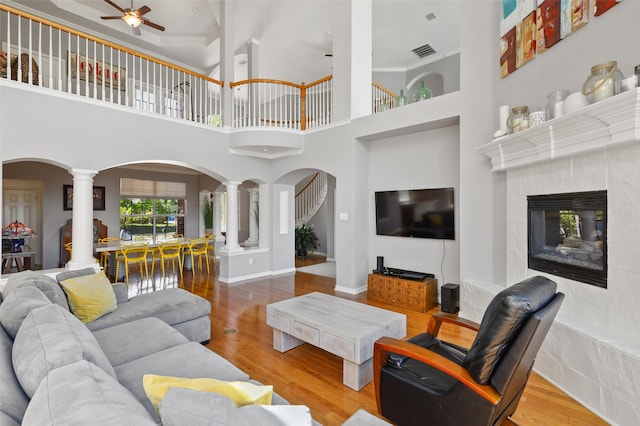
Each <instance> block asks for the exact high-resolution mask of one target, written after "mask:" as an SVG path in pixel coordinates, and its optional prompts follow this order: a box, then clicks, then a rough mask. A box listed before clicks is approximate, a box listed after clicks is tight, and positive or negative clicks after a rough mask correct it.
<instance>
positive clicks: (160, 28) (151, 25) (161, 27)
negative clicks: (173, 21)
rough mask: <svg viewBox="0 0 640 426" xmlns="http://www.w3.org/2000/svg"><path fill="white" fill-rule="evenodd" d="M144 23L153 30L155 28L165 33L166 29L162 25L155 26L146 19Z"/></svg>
mask: <svg viewBox="0 0 640 426" xmlns="http://www.w3.org/2000/svg"><path fill="white" fill-rule="evenodd" d="M142 23H143V24H145V25H148V26H150V27H151V28H155V29H156V30H158V31H164V27H163V26H162V25H158V24H154V23H153V22H151V21H147V20H146V19H143V20H142Z"/></svg>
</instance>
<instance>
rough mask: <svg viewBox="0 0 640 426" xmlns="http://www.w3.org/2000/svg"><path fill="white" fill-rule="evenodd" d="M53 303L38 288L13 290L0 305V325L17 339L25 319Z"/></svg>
mask: <svg viewBox="0 0 640 426" xmlns="http://www.w3.org/2000/svg"><path fill="white" fill-rule="evenodd" d="M50 304H51V301H50V300H49V298H48V297H47V296H45V295H44V293H43V292H41V291H40V290H38V288H37V287H32V286H25V287H19V288H16V289H15V290H13V291H12V292H11V293H9V295H8V296H7V299H6V300H4V301H3V302H2V304H0V324H2V326H3V327H4V329H5V330H6V331H7V334H9V336H11V339H14V338H15V337H16V333H18V329H19V328H20V326H21V325H22V322H23V321H24V319H25V317H26V316H27V315H28V314H29V312H31V311H32V310H33V309H35V308H39V307H40V306H46V305H50Z"/></svg>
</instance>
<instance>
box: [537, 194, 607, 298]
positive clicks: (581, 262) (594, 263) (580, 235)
mask: <svg viewBox="0 0 640 426" xmlns="http://www.w3.org/2000/svg"><path fill="white" fill-rule="evenodd" d="M527 204H528V213H529V219H528V231H529V249H528V252H529V253H528V258H529V262H528V264H529V268H530V269H534V270H537V271H541V272H547V273H549V274H552V275H557V276H560V277H564V278H569V279H572V280H575V281H580V282H584V283H587V284H593V285H596V286H599V287H604V288H606V287H607V192H606V191H592V192H574V193H566V194H551V195H531V196H528V197H527Z"/></svg>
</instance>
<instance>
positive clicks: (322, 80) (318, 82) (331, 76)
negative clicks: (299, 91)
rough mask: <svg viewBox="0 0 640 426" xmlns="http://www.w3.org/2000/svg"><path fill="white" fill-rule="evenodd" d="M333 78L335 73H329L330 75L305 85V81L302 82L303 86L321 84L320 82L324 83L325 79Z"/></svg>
mask: <svg viewBox="0 0 640 426" xmlns="http://www.w3.org/2000/svg"><path fill="white" fill-rule="evenodd" d="M332 78H333V75H331V74H329V75H328V76H326V77H322V78H321V79H320V80H316V81H314V82H313V83H309V84H307V85H305V84H304V83H302V86H303V87H311V86H316V85H318V84H320V83H324V82H325V81H329V80H331V79H332Z"/></svg>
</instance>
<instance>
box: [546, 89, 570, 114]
mask: <svg viewBox="0 0 640 426" xmlns="http://www.w3.org/2000/svg"><path fill="white" fill-rule="evenodd" d="M570 94H571V92H570V91H568V90H556V91H554V92H551V93H549V94H548V95H547V104H546V105H545V106H544V115H545V119H546V120H547V121H549V120H552V119H554V118H558V117H560V116H562V115H563V114H564V108H563V106H564V100H565V99H567V96H569V95H570Z"/></svg>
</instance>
